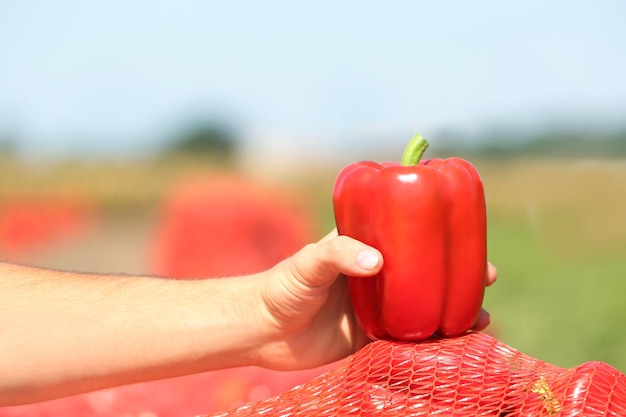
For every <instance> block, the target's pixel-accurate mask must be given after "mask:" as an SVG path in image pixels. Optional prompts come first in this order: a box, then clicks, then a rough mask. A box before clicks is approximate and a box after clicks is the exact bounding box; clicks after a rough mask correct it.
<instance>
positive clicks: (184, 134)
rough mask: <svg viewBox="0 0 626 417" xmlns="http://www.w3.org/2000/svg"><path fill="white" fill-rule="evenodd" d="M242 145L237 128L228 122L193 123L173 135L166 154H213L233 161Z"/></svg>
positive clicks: (167, 145)
mask: <svg viewBox="0 0 626 417" xmlns="http://www.w3.org/2000/svg"><path fill="white" fill-rule="evenodd" d="M239 145H240V140H239V137H238V134H237V133H236V132H235V129H234V128H233V127H231V126H230V125H228V124H226V123H219V122H206V123H193V124H191V125H189V126H188V127H187V128H184V129H181V130H180V131H179V132H177V133H176V134H175V135H173V137H171V138H170V139H169V140H168V141H167V144H166V145H165V147H164V148H163V151H162V153H163V154H164V155H166V156H167V155H181V156H202V155H211V156H213V157H217V158H219V159H222V160H223V161H224V162H229V161H232V160H233V158H234V157H235V155H236V153H237V151H238V148H239Z"/></svg>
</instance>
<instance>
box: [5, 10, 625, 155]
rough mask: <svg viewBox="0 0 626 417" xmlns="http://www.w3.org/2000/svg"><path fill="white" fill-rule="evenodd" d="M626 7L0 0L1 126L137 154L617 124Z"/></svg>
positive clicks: (27, 137)
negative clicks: (223, 144) (200, 138)
mask: <svg viewBox="0 0 626 417" xmlns="http://www.w3.org/2000/svg"><path fill="white" fill-rule="evenodd" d="M625 18H626V2H622V1H618V0H614V1H606V0H605V1H591V0H590V1H561V0H558V1H551V2H545V1H538V0H531V1H509V2H501V1H477V2H462V1H456V2H454V1H442V2H436V3H435V2H417V1H388V2H372V1H370V2H368V1H344V2H331V1H316V2H308V3H306V4H305V3H303V2H289V1H272V0H270V1H263V2H256V1H243V0H233V1H228V2H217V1H176V2H173V1H171V2H162V1H147V0H137V1H132V2H122V1H117V0H114V1H108V2H81V1H69V0H65V1H63V0H61V1H56V2H44V1H28V0H26V1H20V2H3V4H2V5H0V133H4V134H5V135H12V136H14V137H16V138H19V139H20V142H19V145H20V147H22V149H24V150H26V151H38V152H57V153H64V152H77V151H82V152H94V153H98V152H104V153H116V152H135V151H138V150H143V149H149V148H150V147H151V146H154V145H155V144H157V143H159V141H161V140H163V138H164V137H166V136H167V135H168V134H170V133H171V132H172V131H174V130H175V129H177V128H178V127H180V126H182V125H184V124H185V123H187V122H190V121H193V120H196V119H199V118H202V117H205V116H209V117H215V118H225V119H227V120H229V121H231V122H232V123H235V124H237V126H239V128H240V132H241V133H242V135H243V136H244V137H245V138H247V139H248V140H250V141H256V142H257V143H258V144H259V146H265V144H267V146H272V147H287V148H293V149H309V150H310V149H315V148H322V147H328V146H334V144H337V143H350V142H351V141H354V140H358V139H359V138H379V137H387V138H389V140H390V141H392V142H395V141H398V143H402V144H403V143H405V142H406V140H408V137H407V135H409V134H410V133H411V132H414V131H421V132H423V133H425V134H435V133H434V132H437V131H438V130H440V129H444V128H445V129H456V130H461V131H471V130H476V129H481V128H483V127H485V126H489V125H512V126H529V125H536V124H542V123H549V122H552V121H554V120H555V119H558V120H560V121H563V122H566V123H568V122H570V121H571V122H572V123H580V122H581V121H582V122H587V121H588V122H590V123H607V124H619V123H621V121H622V120H624V117H625V116H626V76H625V75H624V74H626V25H625V24H624V19H625Z"/></svg>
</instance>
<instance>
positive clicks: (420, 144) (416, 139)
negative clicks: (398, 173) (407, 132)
mask: <svg viewBox="0 0 626 417" xmlns="http://www.w3.org/2000/svg"><path fill="white" fill-rule="evenodd" d="M426 148H428V142H427V141H426V139H424V137H423V136H422V135H420V134H419V133H416V134H415V135H413V137H412V138H411V140H409V144H408V145H406V148H405V149H404V153H403V154H402V160H401V161H400V165H404V166H409V165H417V164H418V163H419V161H420V158H421V157H422V155H423V154H424V151H425V150H426Z"/></svg>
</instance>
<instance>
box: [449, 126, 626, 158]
mask: <svg viewBox="0 0 626 417" xmlns="http://www.w3.org/2000/svg"><path fill="white" fill-rule="evenodd" d="M438 139H441V142H442V143H443V145H442V146H441V147H440V148H439V149H440V151H441V152H442V153H444V154H454V153H463V154H470V155H481V156H486V157H515V156H549V157H583V158H611V157H617V158H622V157H626V129H618V130H602V129H588V130H572V129H568V128H551V129H546V130H543V131H539V132H537V131H530V130H527V131H524V130H521V131H520V130H512V129H506V128H502V129H492V130H490V131H487V132H484V133H482V134H481V135H480V136H479V137H477V136H472V137H469V136H467V135H464V134H463V133H459V132H443V133H442V134H440V135H439V136H438Z"/></svg>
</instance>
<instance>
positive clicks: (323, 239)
mask: <svg viewBox="0 0 626 417" xmlns="http://www.w3.org/2000/svg"><path fill="white" fill-rule="evenodd" d="M337 235H338V233H337V228H336V227H335V228H334V229H333V230H331V231H330V232H329V233H328V234H327V235H326V236H324V237H323V238H321V239H320V240H319V242H318V243H320V242H328V241H329V240H331V239H332V238H334V237H335V236H337Z"/></svg>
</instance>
